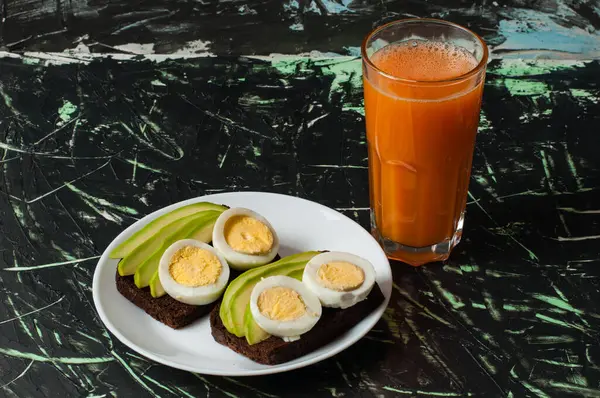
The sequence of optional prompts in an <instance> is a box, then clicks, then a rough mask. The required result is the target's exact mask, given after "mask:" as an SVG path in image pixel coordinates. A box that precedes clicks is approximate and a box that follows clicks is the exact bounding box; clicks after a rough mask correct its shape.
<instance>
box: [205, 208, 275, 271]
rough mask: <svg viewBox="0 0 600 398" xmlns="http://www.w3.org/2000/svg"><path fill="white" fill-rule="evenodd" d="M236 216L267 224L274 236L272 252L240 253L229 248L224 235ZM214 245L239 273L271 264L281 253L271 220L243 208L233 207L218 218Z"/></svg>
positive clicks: (213, 236) (213, 239)
mask: <svg viewBox="0 0 600 398" xmlns="http://www.w3.org/2000/svg"><path fill="white" fill-rule="evenodd" d="M235 216H248V217H252V218H254V219H256V220H258V221H260V222H262V223H263V224H265V225H266V226H267V227H268V228H269V229H270V230H271V233H272V234H273V246H271V250H269V252H268V253H265V254H246V253H240V252H237V251H235V250H233V248H232V247H231V246H229V244H228V243H227V240H226V239H225V234H224V231H225V224H226V223H227V221H228V220H229V219H230V218H231V217H235ZM212 244H213V246H214V247H215V249H217V250H218V251H219V252H220V253H221V254H222V255H223V257H225V259H226V260H227V262H228V263H229V265H230V266H231V268H233V269H235V270H238V271H245V270H248V269H250V268H255V267H259V266H261V265H265V264H267V263H270V262H271V261H272V260H273V258H275V256H276V255H277V252H278V251H279V237H278V236H277V233H276V232H275V229H274V228H273V226H272V225H271V223H270V222H269V220H267V219H266V218H265V217H263V216H262V215H260V214H258V213H257V212H255V211H253V210H250V209H246V208H243V207H233V208H231V209H228V210H225V211H224V212H223V213H221V215H220V216H219V218H217V221H216V222H215V226H214V228H213V234H212Z"/></svg>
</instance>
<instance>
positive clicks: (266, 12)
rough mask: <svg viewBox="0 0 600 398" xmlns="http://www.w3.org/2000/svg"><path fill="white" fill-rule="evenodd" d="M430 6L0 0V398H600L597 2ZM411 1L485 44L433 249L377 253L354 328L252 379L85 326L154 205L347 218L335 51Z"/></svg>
mask: <svg viewBox="0 0 600 398" xmlns="http://www.w3.org/2000/svg"><path fill="white" fill-rule="evenodd" d="M445 3H446V2H442V1H434V2H422V1H408V2H400V1H394V2H391V1H383V2H381V1H351V0H340V1H333V0H315V1H300V2H296V1H284V2H277V1H270V2H267V1H243V2H240V1H237V2H236V1H220V2H184V1H175V2H174V1H171V2H166V1H156V0H155V1H145V2H125V1H114V2H113V1H111V2H108V1H94V2H92V1H69V2H67V1H60V0H59V1H56V2H54V1H51V2H48V1H47V2H33V1H28V0H4V1H0V12H2V16H3V17H4V19H2V18H0V46H3V48H4V49H7V50H10V51H11V53H3V54H0V167H1V168H2V175H1V177H0V178H1V180H0V190H1V192H0V397H4V396H6V397H64V396H67V397H71V396H77V397H79V396H81V397H90V398H92V397H98V398H100V397H110V396H115V397H129V396H135V397H139V396H159V397H185V396H188V397H204V396H207V397H208V396H211V397H246V396H257V397H290V396H291V397H294V396H316V397H321V396H322V397H352V396H362V397H392V396H431V397H440V396H441V397H455V396H456V397H458V396H485V397H554V396H590V397H598V396H600V304H598V303H600V246H599V244H598V243H599V241H600V160H598V159H599V157H598V148H600V134H599V132H600V87H599V79H598V76H600V62H599V61H590V60H591V59H593V58H597V57H598V56H600V35H599V33H598V30H597V29H599V28H600V6H599V5H598V3H597V2H586V1H569V0H560V1H559V0H547V1H528V0H525V1H510V2H490V1H477V2H458V1H456V2H455V3H456V5H455V6H453V7H448V6H447V5H446V4H445ZM410 16H434V17H441V18H445V19H449V20H453V21H455V22H459V23H462V24H465V25H468V26H470V27H471V28H473V29H474V30H475V31H477V32H478V33H481V34H482V35H483V36H484V38H485V39H486V41H487V42H488V43H489V45H490V48H491V50H492V55H493V56H494V57H495V59H494V60H493V61H492V62H491V63H490V65H489V69H488V76H487V82H486V88H485V94H484V103H483V109H482V116H481V125H480V131H479V135H478V141H477V147H476V152H475V157H474V164H473V176H472V181H471V186H470V202H469V205H468V208H467V219H466V225H465V231H464V236H463V241H462V242H461V244H460V245H459V246H458V247H457V249H456V251H455V252H454V253H453V255H452V257H451V259H450V260H449V261H448V262H447V263H446V264H431V265H428V266H424V267H420V268H417V269H415V268H410V267H408V266H405V265H402V264H400V263H394V264H393V272H394V281H395V285H394V290H393V295H392V299H391V302H390V306H389V308H388V309H387V311H386V313H385V315H384V317H383V319H382V320H381V321H380V322H379V323H378V324H377V325H376V326H375V328H374V329H373V330H372V331H371V332H370V333H369V334H368V335H367V336H366V337H365V338H364V339H361V340H360V341H359V342H357V343H356V344H355V345H353V346H352V347H351V348H349V349H347V350H345V351H344V352H342V353H340V354H338V355H336V356H334V357H333V358H331V359H329V360H326V361H323V362H321V363H318V364H315V365H313V366H310V367H307V368H304V369H300V370H297V371H293V372H289V373H283V374H279V375H275V376H264V377H253V378H223V377H212V376H204V375H197V374H192V373H188V372H184V371H179V370H175V369H172V368H168V367H165V366H162V365H160V364H157V363H155V362H153V361H150V360H146V359H145V358H143V357H141V356H139V355H138V354H136V353H135V352H133V351H132V350H130V349H128V348H127V347H125V346H124V345H123V344H121V343H120V342H119V341H118V340H117V339H116V338H114V336H112V335H111V334H110V333H109V332H108V331H106V329H105V328H104V326H103V324H102V323H101V321H100V319H99V318H98V316H97V314H96V312H95V309H94V305H93V301H92V294H91V290H90V289H91V282H92V275H93V272H94V267H95V265H96V262H97V259H98V257H99V256H100V254H101V253H102V252H103V250H104V249H105V248H106V246H107V245H108V244H109V243H110V242H111V240H112V239H113V238H114V237H115V236H116V235H117V234H118V233H119V232H121V231H122V230H123V229H124V228H126V227H127V226H128V225H130V224H131V223H133V222H134V221H135V220H137V219H139V218H141V217H143V216H144V215H146V214H148V213H151V212H152V211H154V210H157V209H159V208H161V207H164V206H165V205H168V204H171V203H175V202H178V201H180V200H184V199H188V198H191V197H195V196H199V195H203V194H207V193H214V192H222V191H235V190H262V191H270V192H280V193H285V194H290V195H296V196H300V197H304V198H308V199H311V200H314V201H317V202H320V203H323V204H325V205H327V206H330V207H332V208H335V209H338V210H340V211H342V212H344V213H345V214H347V215H348V216H350V217H352V218H354V219H355V220H357V221H358V222H359V223H361V224H362V225H363V226H365V228H366V227H367V226H368V212H367V207H368V205H369V204H368V183H367V169H366V166H367V161H366V157H367V151H366V146H365V134H364V118H363V108H362V86H361V75H360V74H361V68H360V60H359V59H357V58H353V57H340V56H339V55H340V54H342V55H355V54H356V51H357V48H358V45H359V44H360V41H361V40H362V38H363V36H364V34H366V33H367V32H368V31H369V30H370V29H371V28H372V27H373V26H375V25H378V24H380V23H381V22H383V21H386V20H389V19H395V18H400V17H410ZM273 37H277V40H276V41H274V40H272V39H273ZM311 51H313V53H312V55H313V56H314V57H315V58H308V57H306V56H303V55H301V54H300V53H310V52H311ZM23 52H26V53H27V55H25V56H23V55H19V54H20V53H23ZM89 52H92V53H98V55H100V56H99V57H97V58H94V57H91V56H89V54H87V53H89ZM105 52H111V53H116V52H122V53H140V54H156V53H170V54H172V55H176V56H177V57H175V58H174V59H164V58H161V57H154V58H153V57H145V56H140V57H128V58H127V59H125V60H116V59H111V58H107V57H103V56H101V55H102V54H101V53H105ZM272 53H283V54H287V55H286V56H273V57H271V58H261V59H257V58H251V57H244V56H242V55H246V56H248V55H253V54H261V55H268V54H272ZM181 55H202V56H200V57H193V58H181V57H180V56H181ZM204 55H216V56H215V57H204ZM545 57H546V58H554V59H553V60H543V59H537V60H533V59H532V58H545Z"/></svg>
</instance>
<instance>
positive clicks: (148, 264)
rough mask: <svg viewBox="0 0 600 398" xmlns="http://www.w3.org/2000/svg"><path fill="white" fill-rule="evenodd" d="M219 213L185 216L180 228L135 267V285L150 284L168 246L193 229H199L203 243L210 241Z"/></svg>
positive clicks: (144, 285)
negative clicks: (184, 221)
mask: <svg viewBox="0 0 600 398" xmlns="http://www.w3.org/2000/svg"><path fill="white" fill-rule="evenodd" d="M220 214H221V213H219V212H217V211H210V210H207V211H203V212H200V213H198V215H195V214H194V215H193V216H188V217H186V218H185V220H187V222H186V223H185V224H184V225H182V226H181V228H178V229H176V230H175V231H173V232H172V233H171V234H170V235H169V236H168V237H166V238H165V240H164V241H163V243H162V246H161V247H160V248H159V249H158V250H156V251H155V252H154V254H152V255H151V256H150V257H148V258H147V259H146V260H145V261H144V262H143V263H142V264H140V266H138V267H137V269H136V271H135V274H134V276H133V279H134V281H135V285H136V286H137V287H138V288H140V289H142V288H144V287H146V286H148V285H149V284H150V280H151V279H152V276H153V275H154V273H155V272H156V271H157V270H158V264H159V263H160V258H161V257H162V255H163V253H164V252H165V250H167V248H168V247H169V246H171V245H172V244H173V243H175V242H176V241H178V240H181V239H186V238H188V237H190V236H192V235H193V234H194V232H195V231H198V230H201V231H202V232H203V233H202V234H200V236H199V237H200V239H198V240H200V241H202V242H204V243H208V242H210V240H211V238H212V229H213V227H214V225H215V223H216V222H217V218H218V217H219V215H220Z"/></svg>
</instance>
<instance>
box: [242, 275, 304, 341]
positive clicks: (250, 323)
mask: <svg viewBox="0 0 600 398" xmlns="http://www.w3.org/2000/svg"><path fill="white" fill-rule="evenodd" d="M303 273H304V267H302V268H298V269H292V270H291V272H289V273H285V272H282V273H277V274H273V275H284V276H289V277H291V278H295V279H298V280H299V281H302V274H303ZM269 276H272V275H269ZM244 335H245V336H246V341H247V342H248V344H250V345H252V344H256V343H260V342H261V341H263V340H266V339H268V338H269V337H271V335H270V334H269V333H267V332H265V331H264V330H263V329H261V327H260V326H258V324H257V323H256V322H255V321H254V318H253V317H252V311H250V303H249V302H248V305H246V311H245V312H244Z"/></svg>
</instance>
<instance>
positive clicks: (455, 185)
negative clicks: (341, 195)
mask: <svg viewBox="0 0 600 398" xmlns="http://www.w3.org/2000/svg"><path fill="white" fill-rule="evenodd" d="M370 62H371V64H367V65H366V66H365V68H364V72H365V73H364V97H365V118H366V128H367V143H368V150H369V185H370V186H369V191H370V202H371V218H372V229H373V232H374V234H375V235H376V237H377V238H378V239H379V241H380V242H381V243H382V244H383V246H384V249H385V250H386V253H387V254H388V256H389V257H392V258H396V259H399V260H402V261H405V262H407V263H410V264H412V265H420V264H423V263H426V262H429V261H435V260H442V259H445V258H447V257H448V256H449V253H450V250H451V249H452V248H453V247H454V245H456V244H457V243H458V241H459V240H460V235H461V233H462V223H463V215H464V210H465V205H466V199H467V193H468V186H469V179H470V171H471V161H472V157H473V149H474V145H475V135H476V132H477V126H478V123H479V111H480V107H481V96H482V90H483V80H484V79H483V73H479V74H477V73H475V74H473V73H472V72H473V71H474V70H475V69H476V68H477V66H478V64H479V60H478V59H477V58H476V56H475V55H474V54H473V53H472V52H470V51H467V50H466V49H465V48H463V47H459V46H457V45H455V44H453V43H448V42H442V41H433V40H423V39H409V40H405V41H402V42H396V43H392V44H388V45H386V46H384V47H382V48H380V49H378V50H377V51H374V52H373V53H372V55H371V56H370ZM373 66H374V68H373ZM469 73H471V75H469ZM465 76H466V77H465Z"/></svg>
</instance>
